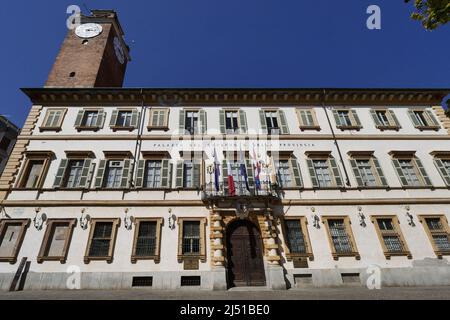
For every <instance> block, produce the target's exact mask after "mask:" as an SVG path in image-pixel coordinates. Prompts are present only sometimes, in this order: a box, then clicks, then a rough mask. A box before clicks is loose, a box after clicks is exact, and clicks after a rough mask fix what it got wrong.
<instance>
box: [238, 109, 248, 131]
mask: <svg viewBox="0 0 450 320" xmlns="http://www.w3.org/2000/svg"><path fill="white" fill-rule="evenodd" d="M238 116H239V133H241V134H242V133H247V116H246V114H245V111H244V110H239V111H238Z"/></svg>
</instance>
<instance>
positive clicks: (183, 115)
mask: <svg viewBox="0 0 450 320" xmlns="http://www.w3.org/2000/svg"><path fill="white" fill-rule="evenodd" d="M185 120H186V111H184V110H180V116H179V120H178V122H179V130H180V134H186V127H185Z"/></svg>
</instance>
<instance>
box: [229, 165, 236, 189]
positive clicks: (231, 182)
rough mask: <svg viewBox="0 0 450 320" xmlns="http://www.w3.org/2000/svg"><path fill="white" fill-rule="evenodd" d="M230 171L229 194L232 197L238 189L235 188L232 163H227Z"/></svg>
mask: <svg viewBox="0 0 450 320" xmlns="http://www.w3.org/2000/svg"><path fill="white" fill-rule="evenodd" d="M227 171H228V194H229V195H230V196H235V195H236V188H235V187H234V179H233V171H232V169H231V163H229V162H227Z"/></svg>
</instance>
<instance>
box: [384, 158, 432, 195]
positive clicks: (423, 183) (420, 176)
mask: <svg viewBox="0 0 450 320" xmlns="http://www.w3.org/2000/svg"><path fill="white" fill-rule="evenodd" d="M388 154H389V155H390V156H391V162H392V165H393V167H394V171H395V173H396V175H397V177H398V179H399V181H400V184H401V185H402V188H409V189H420V188H422V189H423V188H432V187H433V182H432V181H431V178H430V177H429V175H428V173H427V170H426V169H425V167H424V165H423V163H422V161H421V160H420V159H419V158H418V157H417V156H416V152H415V151H396V150H393V151H390V152H389V153H388ZM399 160H411V163H412V164H413V168H414V172H415V174H416V176H417V177H418V179H419V180H420V186H412V185H404V184H403V182H402V178H401V177H400V176H399V172H398V170H397V167H396V165H395V161H399ZM419 164H420V165H419ZM420 167H422V168H423V172H422V171H421V170H420ZM427 180H428V181H429V183H428V182H427Z"/></svg>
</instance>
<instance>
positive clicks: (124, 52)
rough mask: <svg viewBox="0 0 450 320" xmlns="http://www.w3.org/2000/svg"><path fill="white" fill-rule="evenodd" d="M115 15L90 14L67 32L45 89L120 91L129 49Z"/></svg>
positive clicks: (97, 11)
mask: <svg viewBox="0 0 450 320" xmlns="http://www.w3.org/2000/svg"><path fill="white" fill-rule="evenodd" d="M123 36H124V33H123V30H122V28H121V26H120V23H119V20H118V18H117V14H116V12H114V11H112V10H93V11H92V14H91V15H90V16H84V15H82V16H81V24H80V25H79V26H78V27H77V28H75V29H74V30H69V32H68V33H67V36H66V38H65V39H64V42H63V44H62V47H61V49H60V51H59V54H58V56H57V58H56V61H55V63H54V65H53V67H52V70H51V71H50V74H49V76H48V79H47V82H46V84H45V87H47V88H91V87H122V84H123V80H124V77H125V70H126V67H127V63H128V62H129V61H131V58H130V55H129V47H128V46H127V45H126V43H125V41H124V38H123Z"/></svg>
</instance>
